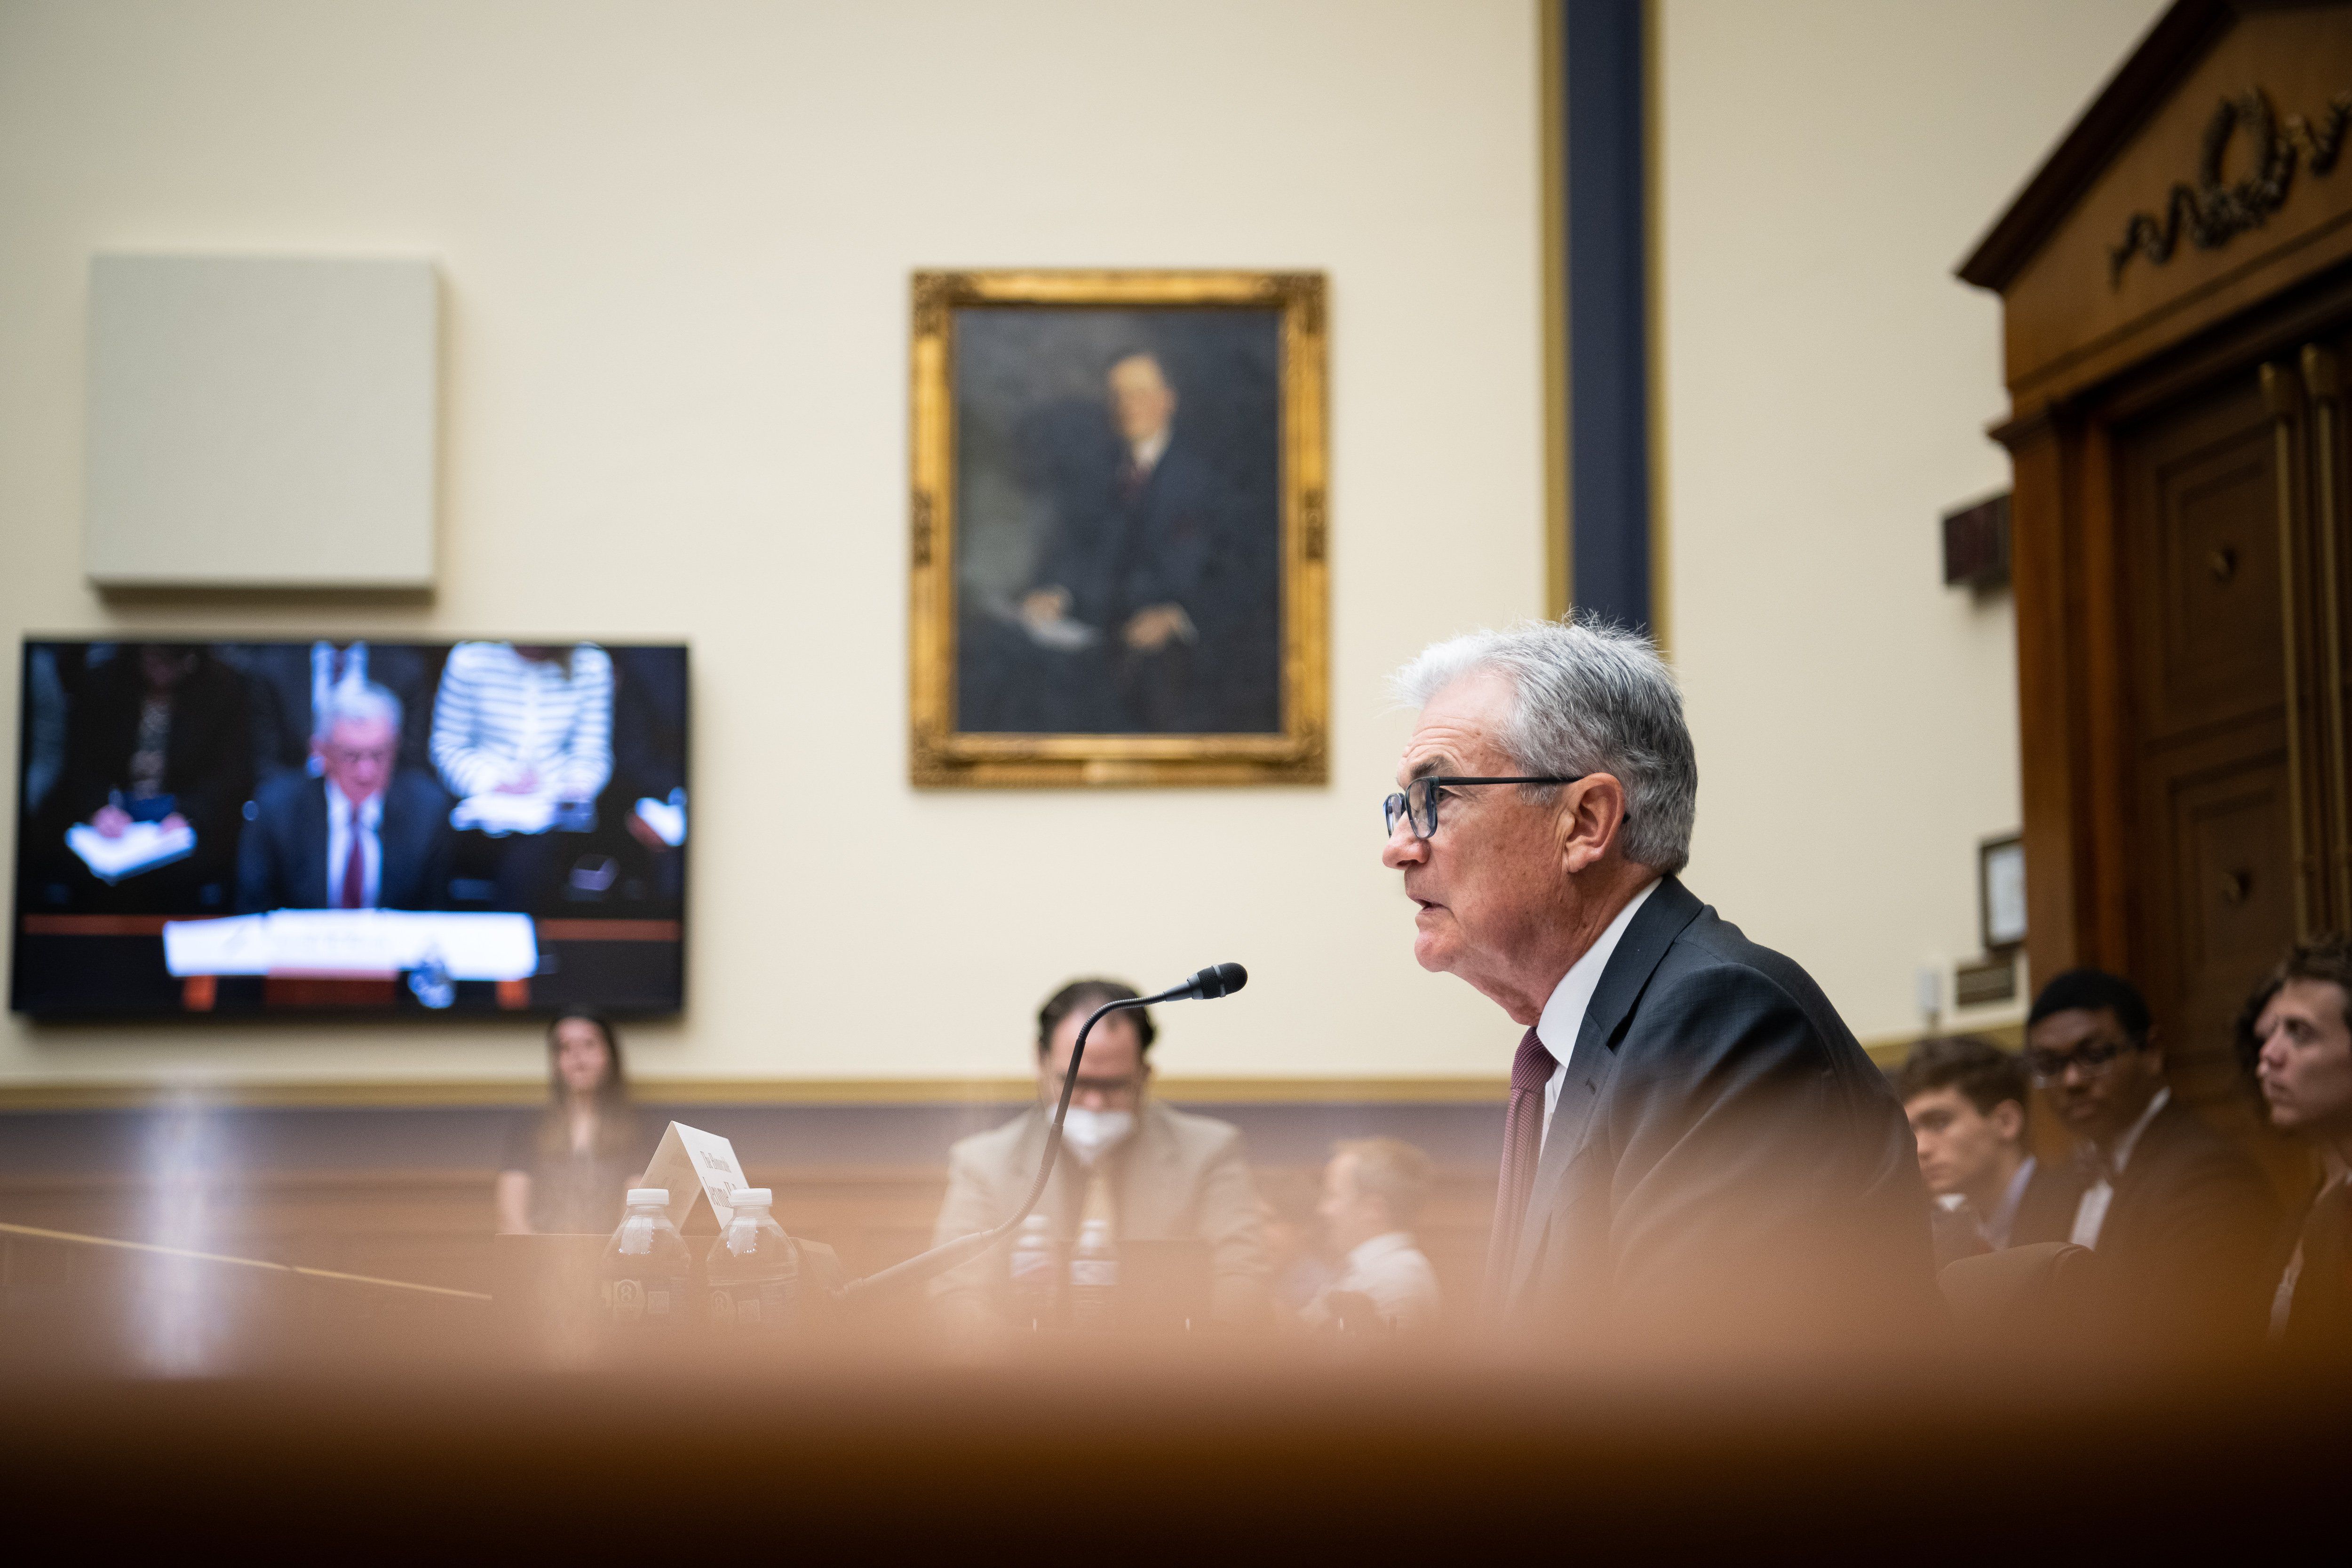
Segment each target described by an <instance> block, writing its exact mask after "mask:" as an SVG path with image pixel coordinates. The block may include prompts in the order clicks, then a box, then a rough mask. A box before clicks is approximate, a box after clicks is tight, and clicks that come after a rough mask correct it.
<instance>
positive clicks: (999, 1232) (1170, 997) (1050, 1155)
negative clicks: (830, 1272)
mask: <svg viewBox="0 0 2352 1568" xmlns="http://www.w3.org/2000/svg"><path fill="white" fill-rule="evenodd" d="M1248 978H1249V975H1248V973H1247V971H1245V970H1244V969H1243V968H1242V966H1241V965H1240V964H1238V963H1220V964H1215V965H1213V966H1212V967H1210V968H1207V969H1203V970H1202V971H1200V972H1199V973H1195V974H1194V975H1193V976H1192V978H1191V979H1189V980H1187V981H1185V982H1184V984H1181V985H1177V986H1172V987H1171V988H1170V989H1168V990H1166V991H1162V992H1160V994H1158V995H1157V996H1130V997H1129V998H1127V999H1126V1000H1125V1001H1121V1002H1106V1003H1104V1004H1103V1005H1101V1006H1099V1007H1097V1008H1096V1009H1095V1010H1094V1011H1093V1012H1092V1013H1089V1014H1087V1021H1086V1022H1085V1023H1084V1024H1083V1025H1081V1026H1079V1028H1078V1037H1077V1040H1076V1043H1074V1044H1073V1045H1072V1046H1071V1047H1070V1065H1069V1068H1067V1069H1066V1071H1065V1072H1064V1073H1063V1074H1062V1098H1061V1100H1059V1101H1058V1102H1056V1103H1055V1107H1054V1120H1053V1123H1052V1124H1051V1125H1050V1126H1048V1127H1047V1128H1046V1129H1045V1158H1044V1159H1043V1160H1041V1161H1039V1162H1038V1164H1037V1181H1036V1184H1034V1186H1032V1187H1031V1188H1030V1189H1029V1198H1028V1201H1027V1202H1025V1203H1024V1204H1023V1205H1021V1207H1020V1208H1019V1209H1018V1210H1016V1211H1015V1212H1014V1214H1013V1217H1012V1218H1011V1219H1008V1220H1006V1221H1005V1222H1004V1223H1003V1225H1000V1226H996V1227H995V1228H994V1229H992V1230H983V1231H978V1232H975V1233H974V1234H972V1235H971V1236H962V1237H957V1238H956V1239H955V1240H953V1241H950V1242H942V1243H941V1244H940V1245H939V1246H938V1247H932V1248H931V1249H930V1250H929V1252H919V1253H917V1254H915V1256H914V1257H912V1258H908V1259H907V1260H906V1261H905V1262H903V1263H894V1264H892V1265H891V1266H890V1267H889V1268H885V1269H881V1270H879V1271H878V1272H876V1273H873V1274H868V1275H867V1276H866V1278H864V1279H853V1280H851V1281H850V1282H849V1283H848V1284H846V1285H844V1286H842V1287H841V1288H840V1289H837V1290H835V1292H834V1293H833V1299H834V1300H836V1301H844V1302H846V1301H855V1300H859V1299H861V1298H864V1297H866V1296H871V1295H873V1294H874V1293H875V1292H877V1291H879V1290H887V1289H891V1288H893V1287H895V1286H898V1285H911V1284H913V1283H915V1282H916V1281H917V1280H921V1279H930V1278H931V1277H932V1276H933V1275H936V1274H944V1273H946V1272H947V1271H948V1270H949V1269H950V1268H955V1267H956V1266H957V1265H959V1264H962V1263H969V1262H971V1260H972V1259H973V1258H978V1257H979V1256H981V1255H982V1253H984V1252H986V1251H987V1250H988V1249H989V1248H990V1247H994V1246H995V1245H996V1244H997V1243H998V1242H1000V1241H1003V1239H1004V1238H1005V1237H1008V1236H1011V1235H1012V1234H1013V1231H1014V1230H1016V1229H1017V1228H1019V1226H1020V1224H1021V1222H1022V1221H1023V1220H1024V1219H1027V1218H1028V1217H1029V1213H1030V1211H1031V1210H1032V1209H1034V1208H1035V1207H1036V1206H1037V1200H1038V1199H1040V1198H1042V1197H1044V1196H1045V1184H1046V1183H1047V1182H1049V1181H1051V1180H1052V1179H1053V1176H1054V1163H1055V1161H1056V1160H1057V1159H1059V1158H1060V1157H1061V1153H1062V1120H1063V1118H1065V1117H1066V1116H1067V1115H1069V1113H1070V1096H1071V1095H1072V1094H1073V1093H1075V1092H1076V1089H1077V1087H1078V1064H1079V1063H1080V1062H1082V1061H1084V1060H1086V1056H1087V1036H1088V1035H1090V1034H1092V1033H1093V1032H1094V1027H1095V1026H1096V1025H1097V1024H1098V1023H1100V1022H1102V1020H1103V1019H1104V1018H1105V1017H1106V1016H1108V1015H1110V1014H1113V1013H1118V1012H1124V1011H1126V1010H1127V1009H1129V1008H1131V1007H1150V1006H1152V1005H1156V1004H1158V1003H1161V1002H1183V1001H1189V1000H1191V999H1192V998H1194V997H1200V998H1202V999H1206V998H1210V997H1216V996H1226V995H1231V994H1233V993H1234V992H1236V991H1238V990H1240V989H1241V988H1242V985H1243V984H1244V982H1245V981H1246V980H1247V979H1248Z"/></svg>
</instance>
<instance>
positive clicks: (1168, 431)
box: [1127, 425, 1175, 474]
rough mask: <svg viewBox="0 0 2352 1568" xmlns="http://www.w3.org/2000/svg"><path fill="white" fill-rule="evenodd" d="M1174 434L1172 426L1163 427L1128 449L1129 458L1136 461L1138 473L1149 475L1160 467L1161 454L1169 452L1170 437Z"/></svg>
mask: <svg viewBox="0 0 2352 1568" xmlns="http://www.w3.org/2000/svg"><path fill="white" fill-rule="evenodd" d="M1174 433H1175V432H1174V430H1173V428H1172V427H1171V426H1167V425H1162V426H1160V428H1159V429H1157V430H1155V431H1153V432H1152V433H1151V434H1150V435H1149V436H1146V437H1144V438H1143V439H1142V440H1140V441H1137V442H1135V443H1133V444H1132V445H1130V446H1129V447H1128V449H1127V450H1128V456H1129V457H1130V458H1133V459H1134V460H1135V467H1136V469H1137V471H1138V472H1140V473H1146V474H1148V473H1150V471H1151V470H1152V469H1154V468H1158V467H1159V466H1160V454H1162V453H1164V452H1166V451H1167V450H1168V437H1170V436H1171V435H1173V434H1174Z"/></svg>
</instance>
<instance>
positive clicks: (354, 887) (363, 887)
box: [341, 810, 367, 910]
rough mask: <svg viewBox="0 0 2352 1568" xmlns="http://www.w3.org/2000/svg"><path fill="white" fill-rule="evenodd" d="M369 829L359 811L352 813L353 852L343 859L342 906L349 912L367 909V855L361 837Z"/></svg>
mask: <svg viewBox="0 0 2352 1568" xmlns="http://www.w3.org/2000/svg"><path fill="white" fill-rule="evenodd" d="M366 831H367V829H366V828H365V827H363V826H361V824H360V814H359V812H358V811H357V810H354V811H352V852H351V853H350V854H348V855H346V856H344V857H343V897H342V900H341V901H342V906H343V908H345V909H347V910H363V909H365V908H367V855H366V853H365V851H363V850H362V848H361V847H360V835H361V834H362V833H365V832H366Z"/></svg>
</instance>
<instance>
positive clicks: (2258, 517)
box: [2120, 383, 2285, 742]
mask: <svg viewBox="0 0 2352 1568" xmlns="http://www.w3.org/2000/svg"><path fill="white" fill-rule="evenodd" d="M2120 456H2121V460H2122V464H2123V470H2124V474H2125V494H2126V505H2127V507H2128V510H2129V511H2130V512H2131V513H2132V516H2133V521H2134V522H2135V523H2136V524H2137V526H2134V527H2131V528H2129V529H2127V530H2126V536H2125V537H2126V562H2125V570H2126V574H2128V575H2129V577H2130V578H2131V579H2132V584H2131V592H2130V595H2129V596H2130V599H2131V602H2132V605H2133V608H2134V611H2135V615H2134V620H2135V623H2136V632H2137V637H2136V639H2135V640H2136V641H2137V644H2138V647H2139V658H2138V660H2137V664H2138V668H2139V670H2140V673H2141V680H2140V683H2139V684H2140V689H2139V698H2140V715H2141V728H2140V733H2141V737H2142V739H2143V740H2145V741H2149V742H2157V741H2163V740H2168V739H2171V738H2174V737H2177V736H2181V735H2185V734H2188V733H2190V732H2193V731H2200V730H2204V729H2207V728H2209V727H2210V726H2212V725H2215V724H2227V723H2231V722H2234V721H2243V720H2246V719H2249V718H2252V717H2255V716H2257V715H2259V714H2261V713H2263V710H2266V709H2274V708H2275V707H2277V705H2278V704H2279V703H2280V702H2281V701H2282V700H2283V699H2284V689H2285V674H2284V662H2283V659H2284V655H2283V654H2282V652H2281V648H2282V646H2283V645H2282V643H2281V639H2280V635H2279V548H2278V499H2277V498H2278V476H2277V460H2276V458H2275V455H2274V452H2273V442H2272V435H2271V425H2270V419H2269V416H2268V414H2267V412H2266V411H2265V410H2264V408H2263V404H2262V399H2261V395H2260V394H2259V392H2258V391H2257V390H2256V389H2255V388H2254V387H2253V386H2252V384H2250V383H2249V384H2246V385H2243V386H2238V387H2232V388H2231V390H2230V391H2228V392H2227V393H2225V394H2223V395H2221V396H2219V397H2215V398H2210V399H2208V400H2205V401H2204V402H2202V403H2201V404H2200V405H2196V406H2193V407H2191V408H2189V409H2187V410H2185V411H2183V412H2181V413H2179V414H2176V415H2172V416H2167V417H2164V418H2161V419H2158V420H2156V421H2152V422H2150V423H2149V424H2148V425H2147V426H2143V427H2142V428H2141V429H2140V430H2138V431H2137V432H2135V433H2134V434H2133V435H2132V437H2129V438H2128V439H2127V440H2126V442H2125V443H2124V445H2123V447H2122V448H2121V453H2120Z"/></svg>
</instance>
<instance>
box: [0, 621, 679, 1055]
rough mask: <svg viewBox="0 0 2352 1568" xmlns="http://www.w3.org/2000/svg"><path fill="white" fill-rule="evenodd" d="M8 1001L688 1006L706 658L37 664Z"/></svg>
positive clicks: (93, 647)
mask: <svg viewBox="0 0 2352 1568" xmlns="http://www.w3.org/2000/svg"><path fill="white" fill-rule="evenodd" d="M23 670H24V692H23V703H22V707H21V709H20V712H21V713H22V715H23V723H22V732H21V736H20V742H19V748H18V758H19V763H20V766H19V772H18V776H17V782H18V786H19V787H18V791H17V816H16V922H15V930H14V932H13V949H14V965H13V968H12V970H11V980H10V990H9V998H10V1005H11V1006H13V1007H14V1008H15V1009H16V1011H18V1012H21V1013H29V1014H35V1015H43V1016H64V1015H74V1014H84V1015H111V1016H124V1015H142V1014H143V1015H153V1016H174V1017H181V1016H202V1015H220V1014H256V1013H267V1012H303V1013H310V1014H339V1015H342V1016H353V1015H359V1014H371V1013H373V1014H383V1013H401V1014H407V1015H412V1016H436V1015H450V1014H458V1013H476V1014H478V1013H496V1012H501V1011H520V1012H538V1013H546V1012H548V1011H551V1010H553V1009H557V1008H565V1007H584V1008H593V1009H597V1010H600V1011H609V1012H615V1013H632V1014H658V1013H671V1012H676V1011H677V1010H678V1009H679V1008H680V1007H682V1006H683V1005H684V1003H685V984H686V963H685V952H686V946H685V918H686V863H687V838H688V831H687V829H688V818H689V809H688V797H687V737H688V724H687V650H686V649H685V647H681V646H674V645H616V644H599V643H590V642H573V643H546V644H534V643H519V642H494V641H469V642H456V643H446V642H440V643H422V642H379V641H375V640H373V639H371V640H366V641H353V640H351V639H348V638H326V637H321V638H312V639H308V640H303V641H286V642H214V643H192V642H130V641H121V642H88V641H66V640H61V639H60V640H52V639H32V638H28V639H26V643H25V648H24V663H23Z"/></svg>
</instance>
